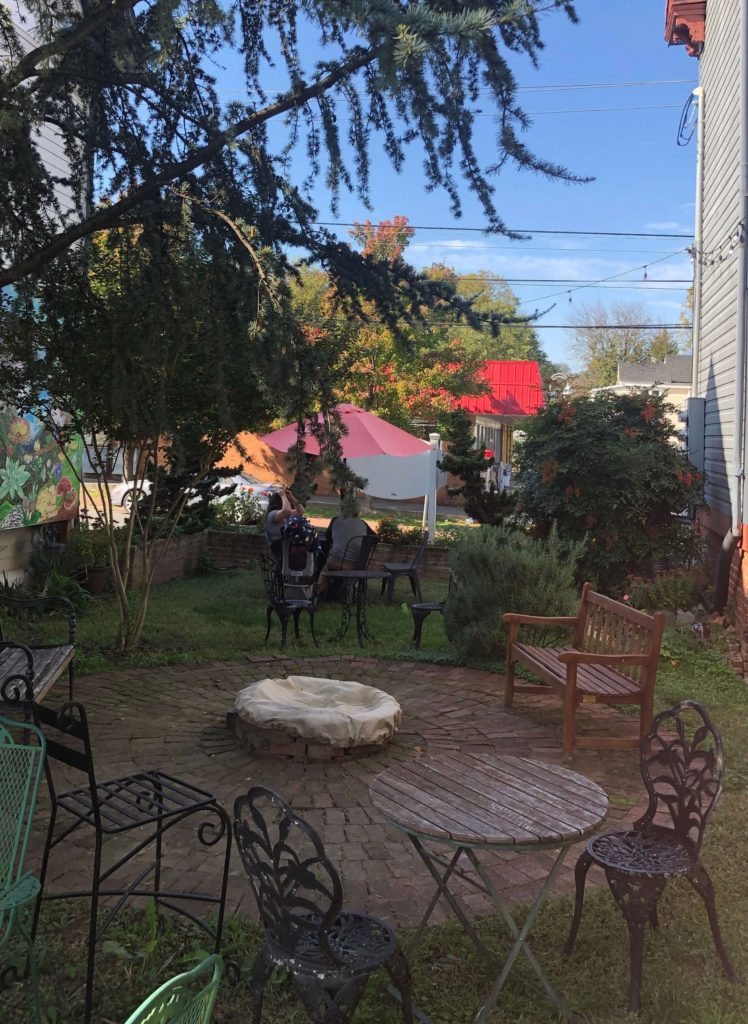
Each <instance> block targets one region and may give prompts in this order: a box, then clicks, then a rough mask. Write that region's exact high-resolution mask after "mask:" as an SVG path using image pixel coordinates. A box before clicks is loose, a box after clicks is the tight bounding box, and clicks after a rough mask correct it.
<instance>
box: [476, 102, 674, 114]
mask: <svg viewBox="0 0 748 1024" xmlns="http://www.w3.org/2000/svg"><path fill="white" fill-rule="evenodd" d="M680 109H681V104H680V103H656V104H648V105H646V106H641V107H563V108H561V109H559V110H525V111H523V113H524V114H526V115H527V116H528V117H539V116H540V115H541V114H615V113H618V112H619V111H625V110H680ZM472 113H473V115H474V116H475V117H500V114H499V111H498V110H496V111H491V112H490V113H488V112H484V111H483V110H473V111H472Z"/></svg>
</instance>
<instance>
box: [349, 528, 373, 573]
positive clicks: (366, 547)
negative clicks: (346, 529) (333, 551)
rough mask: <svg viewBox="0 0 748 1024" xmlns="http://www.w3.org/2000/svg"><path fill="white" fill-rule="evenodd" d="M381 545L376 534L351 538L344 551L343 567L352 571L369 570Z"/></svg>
mask: <svg viewBox="0 0 748 1024" xmlns="http://www.w3.org/2000/svg"><path fill="white" fill-rule="evenodd" d="M378 543H379V537H378V536H377V534H376V533H365V534H364V535H363V537H351V539H350V540H349V541H348V543H347V544H346V546H345V548H344V549H343V561H342V565H343V566H345V567H346V568H349V567H350V568H351V569H360V570H362V571H363V570H364V569H368V568H369V566H370V565H371V560H372V558H373V557H374V551H375V549H376V546H377V544H378Z"/></svg>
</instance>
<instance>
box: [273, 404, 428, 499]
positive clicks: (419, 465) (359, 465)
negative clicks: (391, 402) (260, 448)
mask: <svg viewBox="0 0 748 1024" xmlns="http://www.w3.org/2000/svg"><path fill="white" fill-rule="evenodd" d="M336 411H337V412H338V413H339V415H340V420H341V423H342V424H343V428H344V430H345V433H344V434H343V436H342V438H341V448H342V452H343V457H344V459H345V460H346V462H347V464H348V466H349V468H350V469H351V470H352V471H353V472H354V473H356V474H357V475H358V476H361V477H364V478H365V479H366V481H367V483H366V486H365V487H364V492H365V493H366V494H370V495H372V496H373V497H376V498H395V499H397V498H400V499H402V498H420V497H422V496H424V495H427V496H429V497H430V498H431V500H432V501H433V495H434V492H435V487H436V454H435V449H434V448H433V447H432V445H431V444H430V443H429V442H428V441H424V440H422V439H421V438H420V437H414V436H413V435H412V434H409V433H408V432H407V431H405V430H401V429H400V427H396V426H394V425H393V424H392V423H388V422H387V420H383V419H381V417H379V416H376V415H375V414H374V413H372V412H367V411H366V409H360V408H359V407H358V406H357V405H351V404H350V403H348V402H345V403H342V404H341V405H338V406H337V407H336ZM316 420H317V423H318V424H321V423H322V422H323V419H322V413H317V417H316ZM304 437H305V443H306V451H307V452H308V453H309V455H319V444H318V442H317V440H316V438H315V437H314V435H313V434H312V432H311V430H310V429H309V427H307V428H306V429H305V433H304ZM262 440H263V441H264V442H265V443H266V444H269V445H270V447H271V448H275V449H276V450H277V451H281V452H287V451H288V450H289V448H291V447H293V445H295V444H296V440H297V427H296V424H295V423H289V424H288V426H285V427H281V429H280V430H274V431H273V432H272V433H270V434H265V436H264V437H263V438H262Z"/></svg>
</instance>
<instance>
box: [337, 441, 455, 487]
mask: <svg viewBox="0 0 748 1024" xmlns="http://www.w3.org/2000/svg"><path fill="white" fill-rule="evenodd" d="M437 454H438V453H436V452H434V451H433V450H432V449H430V448H427V449H426V450H425V451H424V452H423V454H422V455H406V456H395V455H371V456H368V457H365V458H360V459H347V460H346V462H347V464H348V466H349V467H350V469H352V470H353V472H354V473H357V474H358V475H359V476H362V477H365V478H366V480H367V481H368V483H367V484H366V486H365V487H364V489H363V490H364V493H365V494H370V495H371V496H372V497H373V498H393V499H405V498H422V497H423V496H424V495H425V494H429V495H431V494H433V488H434V469H433V462H434V460H435V457H436V456H437Z"/></svg>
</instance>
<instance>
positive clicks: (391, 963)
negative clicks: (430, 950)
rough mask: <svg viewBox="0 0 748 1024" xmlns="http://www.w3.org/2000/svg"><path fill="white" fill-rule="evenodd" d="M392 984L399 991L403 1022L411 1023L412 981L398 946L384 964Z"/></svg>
mask: <svg viewBox="0 0 748 1024" xmlns="http://www.w3.org/2000/svg"><path fill="white" fill-rule="evenodd" d="M384 966H385V969H386V971H387V973H388V974H389V976H390V978H391V979H392V984H393V985H394V986H395V988H396V989H397V991H398V992H399V993H400V1003H401V1005H402V1012H403V1022H404V1024H413V983H412V981H411V977H410V966H409V965H408V961H407V959H406V958H405V954H404V953H403V951H402V950H401V949H400V947H399V946H398V948H397V949H396V950H395V952H394V953H393V955H392V956H391V957H390V959H389V960H388V961H387V963H386V964H385V965H384Z"/></svg>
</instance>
